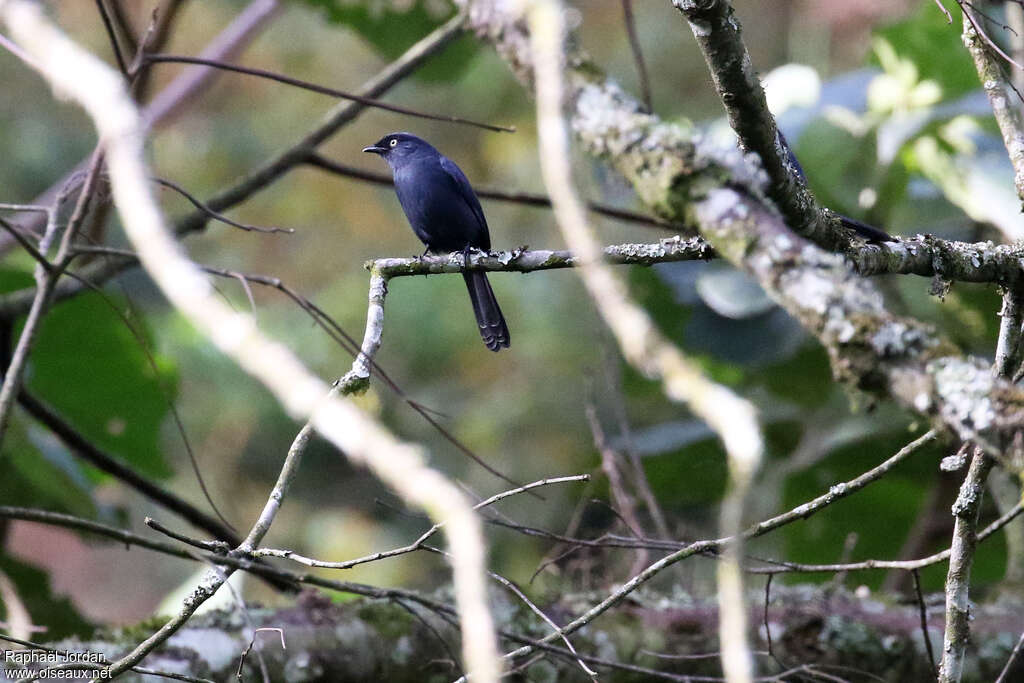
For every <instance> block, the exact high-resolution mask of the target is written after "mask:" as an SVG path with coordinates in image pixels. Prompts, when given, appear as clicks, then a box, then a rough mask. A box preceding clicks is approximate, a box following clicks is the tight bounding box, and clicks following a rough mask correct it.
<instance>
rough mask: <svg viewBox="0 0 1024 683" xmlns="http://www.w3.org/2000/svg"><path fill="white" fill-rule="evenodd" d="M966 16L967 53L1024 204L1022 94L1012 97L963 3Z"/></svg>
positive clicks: (965, 37)
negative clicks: (971, 60)
mask: <svg viewBox="0 0 1024 683" xmlns="http://www.w3.org/2000/svg"><path fill="white" fill-rule="evenodd" d="M960 8H961V9H962V10H963V13H964V32H963V40H964V45H966V46H967V50H968V51H969V52H970V53H971V57H972V58H973V59H974V66H975V67H976V68H977V70H978V79H979V80H980V81H981V86H982V88H984V90H985V94H986V95H988V102H989V105H990V106H991V107H992V113H993V114H994V115H995V117H996V123H997V124H998V125H999V132H1000V133H1001V134H1002V136H1003V144H1004V145H1006V152H1007V154H1009V156H1010V163H1011V164H1013V171H1014V176H1013V181H1014V184H1015V185H1016V187H1017V196H1018V197H1019V198H1020V199H1021V201H1022V202H1024V112H1022V111H1021V108H1020V102H1018V101H1017V98H1018V97H1019V96H1020V93H1016V94H1015V93H1013V92H1012V91H1011V86H1010V84H1009V83H1007V82H1006V78H1005V77H1004V76H1003V71H1002V69H1001V67H1000V64H999V62H998V61H997V59H996V56H995V55H993V54H992V51H991V49H990V48H989V46H988V44H987V43H986V42H985V41H984V40H983V39H982V37H981V36H979V35H978V30H977V28H976V27H975V23H974V21H973V20H972V18H971V16H970V13H971V12H972V9H971V8H970V7H968V6H966V5H965V4H964V3H960ZM1014 68H1018V69H1019V67H1014Z"/></svg>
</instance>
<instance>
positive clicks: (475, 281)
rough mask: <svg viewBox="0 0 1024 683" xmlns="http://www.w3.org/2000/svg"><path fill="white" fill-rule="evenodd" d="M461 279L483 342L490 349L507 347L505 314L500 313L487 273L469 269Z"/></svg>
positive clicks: (496, 349) (507, 336)
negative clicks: (467, 292) (463, 281)
mask: <svg viewBox="0 0 1024 683" xmlns="http://www.w3.org/2000/svg"><path fill="white" fill-rule="evenodd" d="M462 279H464V280H465V281H466V289H468V290H469V300H470V301H471V302H472V304H473V315H475V316H476V324H477V325H478V326H479V327H480V336H481V337H483V340H484V344H485V345H486V346H487V348H489V349H490V350H491V351H499V350H500V349H502V348H503V347H504V348H508V345H509V341H510V339H509V334H508V325H506V324H505V316H503V315H502V314H501V307H500V306H498V300H497V299H495V298H494V290H493V289H491V283H490V282H488V281H487V273H482V272H480V271H478V270H477V271H471V272H468V273H463V274H462Z"/></svg>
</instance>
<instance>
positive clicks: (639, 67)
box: [622, 0, 654, 113]
mask: <svg viewBox="0 0 1024 683" xmlns="http://www.w3.org/2000/svg"><path fill="white" fill-rule="evenodd" d="M622 14H623V19H624V20H625V22H626V35H627V36H628V37H629V49H630V50H632V51H633V63H634V64H636V75H637V77H638V78H639V79H640V96H641V97H642V98H643V102H644V104H645V105H646V106H647V113H651V112H653V111H654V98H653V97H652V95H651V79H650V76H648V74H647V64H646V63H644V51H643V48H642V47H641V46H640V36H639V35H637V31H636V18H635V17H634V16H633V0H622Z"/></svg>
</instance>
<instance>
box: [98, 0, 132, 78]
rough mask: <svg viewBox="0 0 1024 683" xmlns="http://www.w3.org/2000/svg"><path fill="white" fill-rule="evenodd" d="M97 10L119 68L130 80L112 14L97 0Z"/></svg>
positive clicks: (102, 2) (102, 1)
mask: <svg viewBox="0 0 1024 683" xmlns="http://www.w3.org/2000/svg"><path fill="white" fill-rule="evenodd" d="M96 9H98V10H99V12H100V18H101V19H102V20H103V28H104V29H106V31H107V38H108V39H109V40H110V48H111V49H112V50H113V51H114V58H115V59H116V60H117V68H118V69H120V70H121V74H122V75H124V77H125V78H130V76H129V74H128V65H127V64H125V61H124V55H122V54H121V43H120V42H119V41H118V39H117V32H116V31H115V30H114V25H113V23H112V22H111V21H110V13H109V12H107V6H106V4H105V2H104V0H96Z"/></svg>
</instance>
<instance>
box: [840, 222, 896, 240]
mask: <svg viewBox="0 0 1024 683" xmlns="http://www.w3.org/2000/svg"><path fill="white" fill-rule="evenodd" d="M839 222H840V223H842V224H843V227H844V228H848V229H850V230H853V231H854V232H855V233H857V234H858V235H860V236H861V237H863V238H864V239H866V240H867V241H868V242H895V241H896V238H894V237H893V236H892V235H890V234H889V233H887V232H886V231H885V230H882V229H881V228H876V227H875V226H873V225H868V224H867V223H861V222H860V221H859V220H857V219H856V218H850V217H849V216H839Z"/></svg>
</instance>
